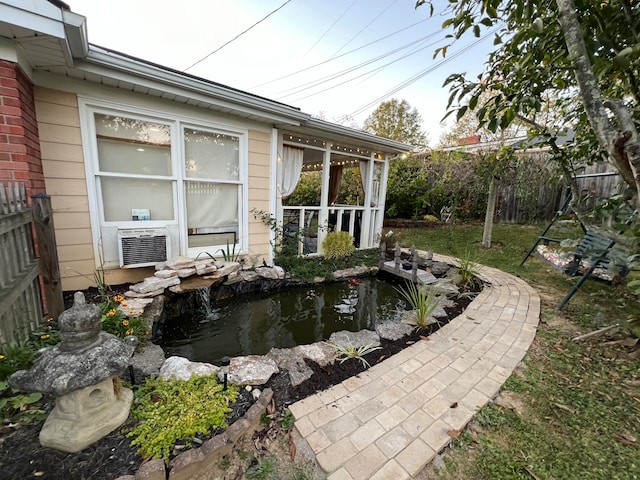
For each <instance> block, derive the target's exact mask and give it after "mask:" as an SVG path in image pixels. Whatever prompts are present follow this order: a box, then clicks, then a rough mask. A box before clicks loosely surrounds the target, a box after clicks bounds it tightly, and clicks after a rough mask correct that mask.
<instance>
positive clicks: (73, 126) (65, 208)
mask: <svg viewBox="0 0 640 480" xmlns="http://www.w3.org/2000/svg"><path fill="white" fill-rule="evenodd" d="M84 88H86V86H84ZM71 90H72V89H71ZM82 93H85V92H82ZM91 93H96V92H95V91H92V92H91ZM97 93H98V94H99V92H97ZM102 95H105V96H106V95H108V93H106V92H102ZM119 95H120V96H121V97H122V100H125V101H126V102H127V103H129V104H135V103H136V100H138V99H137V98H136V97H140V98H139V103H142V104H144V105H145V108H148V106H149V103H151V104H152V103H153V101H151V102H149V99H148V98H143V97H142V96H138V95H134V94H131V95H127V94H122V93H120V92H119ZM35 98H36V112H37V118H38V127H39V129H40V147H41V150H42V157H43V169H44V180H45V182H46V191H47V193H48V194H49V195H51V197H52V206H53V212H54V225H55V228H56V238H57V242H58V256H59V259H60V270H61V276H62V287H63V290H76V289H84V288H87V287H89V286H91V285H95V282H94V273H95V272H96V270H97V269H98V268H99V266H100V260H99V259H98V258H96V254H95V251H96V249H95V248H94V245H93V242H94V240H93V238H94V237H95V235H92V231H91V218H90V208H89V195H88V191H87V182H86V168H85V160H86V159H85V158H84V153H83V152H84V151H85V150H83V145H82V142H83V135H82V133H83V132H82V126H81V120H80V119H81V115H80V110H79V109H80V107H79V105H80V103H79V102H78V93H76V92H74V91H60V90H55V89H52V88H46V87H36V88H35ZM83 98H86V97H84V95H83ZM111 98H113V96H111ZM153 106H154V108H155V109H156V110H158V109H162V108H167V105H166V104H164V105H163V104H162V103H159V104H158V105H153ZM176 108H177V109H178V110H179V111H180V112H181V113H183V114H184V112H185V106H184V105H180V106H177V107H176ZM191 110H192V111H193V115H194V117H200V118H203V117H206V116H208V115H211V113H210V112H208V111H206V110H203V109H197V108H196V107H191ZM159 111H161V110H159ZM270 128H271V127H270V126H269V127H265V128H264V130H261V129H259V128H255V126H254V127H253V128H250V129H249V134H248V172H249V175H248V190H249V191H248V202H249V205H248V206H247V208H246V209H245V212H247V213H246V214H247V215H248V219H247V220H248V227H249V228H248V237H249V238H248V254H247V261H248V262H255V263H261V262H262V259H263V258H264V259H268V258H269V250H270V246H269V229H268V227H267V226H266V225H264V224H263V223H262V222H261V221H260V220H259V219H255V218H254V216H253V215H252V214H251V210H252V209H254V208H255V209H256V210H264V211H269V210H270V205H269V181H270V148H271V145H270V143H271V136H270V131H271V130H270ZM152 273H153V268H133V269H110V270H107V272H106V275H105V280H106V281H107V283H109V284H112V285H116V284H120V283H130V282H137V281H139V280H141V279H142V278H144V277H145V276H148V275H150V274H152Z"/></svg>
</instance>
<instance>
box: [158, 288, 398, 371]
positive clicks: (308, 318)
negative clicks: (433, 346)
mask: <svg viewBox="0 0 640 480" xmlns="http://www.w3.org/2000/svg"><path fill="white" fill-rule="evenodd" d="M198 293H200V294H202V296H201V302H200V303H201V305H202V308H200V309H198V311H195V312H191V313H189V314H182V315H181V316H178V317H175V318H171V319H167V320H165V324H164V329H163V336H162V340H161V342H160V345H161V346H162V348H163V349H164V351H165V353H166V354H167V356H169V355H179V356H181V357H186V358H188V359H189V360H191V361H195V362H208V363H213V364H219V363H220V359H221V358H222V357H224V356H229V357H235V356H240V355H250V354H253V355H264V354H265V353H267V352H268V351H269V350H270V349H271V348H273V347H276V348H290V347H294V346H296V345H306V344H311V343H314V342H318V341H321V340H327V339H328V338H329V336H330V335H331V334H332V333H333V332H337V331H340V330H350V331H354V332H355V331H358V330H363V329H369V330H373V329H374V328H375V326H376V325H377V324H378V323H381V322H383V321H385V320H397V321H399V320H400V317H401V315H402V312H403V311H404V310H405V309H406V302H405V301H404V300H403V299H402V298H401V295H400V293H399V292H398V291H397V290H396V289H395V288H394V285H393V284H392V283H390V282H387V281H384V280H381V279H379V278H376V277H372V278H363V279H357V280H352V281H349V282H337V283H325V284H317V285H311V286H304V287H294V288H289V289H286V290H282V291H280V292H275V293H267V294H258V295H243V296H239V297H234V298H229V299H226V300H223V301H219V302H215V303H214V304H209V297H208V291H206V290H203V291H200V292H198Z"/></svg>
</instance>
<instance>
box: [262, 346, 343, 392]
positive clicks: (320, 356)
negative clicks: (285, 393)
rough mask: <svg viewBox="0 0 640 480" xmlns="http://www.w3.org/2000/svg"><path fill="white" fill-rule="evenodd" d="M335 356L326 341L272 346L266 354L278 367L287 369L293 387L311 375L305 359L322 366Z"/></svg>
mask: <svg viewBox="0 0 640 480" xmlns="http://www.w3.org/2000/svg"><path fill="white" fill-rule="evenodd" d="M335 356H336V351H335V349H334V348H333V347H331V346H330V345H329V344H327V343H326V342H316V343H312V344H311V345H298V346H296V347H293V348H272V349H271V350H270V351H269V353H268V354H267V357H268V358H270V359H272V360H273V361H274V362H276V365H278V368H280V369H282V370H287V372H288V374H289V379H290V380H291V384H292V385H293V386H294V387H295V386H298V385H300V384H301V383H302V382H304V381H305V380H308V379H309V378H311V376H312V375H313V370H311V368H310V367H309V366H308V365H307V363H306V362H305V359H308V360H310V361H312V362H315V363H317V364H318V365H320V366H324V365H329V364H331V363H333V362H334V360H335Z"/></svg>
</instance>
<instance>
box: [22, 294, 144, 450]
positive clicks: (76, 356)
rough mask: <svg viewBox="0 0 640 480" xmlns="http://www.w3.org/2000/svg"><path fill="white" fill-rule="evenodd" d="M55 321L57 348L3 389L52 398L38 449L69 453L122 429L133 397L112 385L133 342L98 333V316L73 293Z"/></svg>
mask: <svg viewBox="0 0 640 480" xmlns="http://www.w3.org/2000/svg"><path fill="white" fill-rule="evenodd" d="M73 300H74V302H73V307H71V308H70V309H68V310H66V311H65V312H63V313H62V314H61V315H60V318H59V319H58V324H59V327H60V343H59V344H58V345H56V346H54V347H49V348H46V349H44V350H43V351H42V353H41V355H40V357H39V358H38V360H37V361H36V363H35V365H34V366H33V367H32V368H31V369H30V370H20V371H18V372H16V373H14V374H13V375H12V376H11V377H10V378H9V384H10V385H11V386H12V387H13V388H15V389H19V390H23V391H27V392H43V393H53V394H54V395H55V396H56V405H55V407H54V409H53V410H52V411H51V413H50V414H49V416H48V417H47V420H46V422H45V423H44V425H43V427H42V430H41V431H40V444H41V445H42V446H43V447H49V448H55V449H58V450H62V451H65V452H70V453H75V452H79V451H80V450H82V449H84V448H86V447H88V446H89V445H91V444H92V443H95V442H96V441H98V440H99V439H101V438H102V437H104V436H105V435H108V434H109V433H110V432H112V431H113V430H115V429H116V428H118V427H119V426H120V425H122V424H123V423H124V422H125V420H126V419H127V417H128V416H129V409H130V408H131V402H132V401H133V392H132V391H131V390H129V389H127V388H122V387H121V385H120V382H119V381H118V380H117V377H118V375H120V374H121V373H123V372H124V371H125V369H126V368H127V366H128V364H129V360H130V359H131V356H132V355H133V351H134V350H135V347H136V343H137V339H136V338H135V337H133V336H131V337H127V338H126V339H125V340H124V341H123V340H120V339H119V338H118V337H116V336H114V335H111V334H109V333H106V332H102V331H101V330H102V323H101V318H102V313H101V311H100V308H98V306H97V305H90V304H87V303H86V302H85V298H84V294H83V293H82V292H76V294H75V295H74V297H73Z"/></svg>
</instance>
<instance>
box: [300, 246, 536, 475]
mask: <svg viewBox="0 0 640 480" xmlns="http://www.w3.org/2000/svg"><path fill="white" fill-rule="evenodd" d="M423 253H424V252H423ZM434 258H435V259H436V260H439V261H444V262H448V263H455V259H453V258H451V257H444V256H441V255H435V256H434ZM480 277H481V278H482V280H484V282H485V283H486V284H488V285H485V288H484V290H483V291H482V292H481V293H480V294H479V295H478V296H477V297H476V298H475V300H474V301H473V302H472V303H471V304H470V305H469V306H468V307H467V309H466V310H465V312H464V313H463V314H462V315H460V316H459V317H457V318H456V319H454V320H452V321H451V322H450V323H449V324H448V325H446V326H444V327H443V328H442V329H440V330H439V331H438V332H436V333H435V334H433V335H431V337H430V340H429V341H422V342H418V343H415V344H414V345H411V346H410V347H408V348H405V349H404V350H403V351H401V352H399V353H397V354H396V355H394V356H393V357H391V358H389V359H387V360H385V361H383V362H382V363H380V364H377V365H375V366H373V367H372V368H370V369H369V370H367V371H366V372H364V373H362V374H360V375H358V376H356V377H352V378H349V379H348V380H345V381H344V382H342V383H341V384H339V385H335V386H334V387H331V388H330V389H328V390H325V391H323V392H320V393H317V394H315V395H312V396H310V397H307V398H305V399H304V400H301V401H299V402H296V403H295V404H293V405H291V407H290V409H291V412H292V413H293V415H294V417H295V418H296V422H295V428H296V430H297V432H298V433H299V434H300V436H301V437H303V438H304V439H305V440H306V441H307V443H308V444H309V446H310V447H311V449H312V450H313V452H314V453H315V456H316V460H317V462H318V464H319V465H320V466H321V467H322V468H323V469H324V470H325V471H326V472H327V473H329V480H364V479H372V480H375V479H393V480H401V479H408V478H411V477H412V476H414V475H416V474H417V473H418V472H419V471H420V470H422V469H423V468H424V466H425V465H426V464H428V463H429V462H430V461H431V460H432V459H433V457H434V456H435V454H436V453H437V452H438V451H440V450H441V449H442V448H443V447H444V446H445V445H447V444H448V443H449V441H450V440H451V437H450V435H449V433H448V432H449V430H460V429H462V428H463V427H464V426H465V425H466V424H467V423H468V422H469V421H470V420H471V417H472V416H473V414H474V412H475V411H476V410H477V409H478V408H479V407H482V406H484V405H485V404H487V402H489V400H490V399H492V398H493V397H494V396H495V395H496V394H497V393H498V390H499V389H500V387H501V386H502V384H503V383H504V381H505V380H506V379H507V378H508V377H509V375H511V373H512V372H513V370H514V368H515V367H516V365H517V364H518V363H519V362H520V361H521V360H522V358H523V357H524V355H525V353H526V352H527V349H528V348H529V346H530V345H531V342H532V341H533V338H534V337H535V334H536V327H537V325H538V319H539V317H540V298H539V296H538V294H537V293H536V291H535V290H534V289H533V288H531V287H530V286H529V285H527V284H526V283H525V282H524V281H522V280H520V279H519V278H517V277H514V276H513V275H509V274H507V273H504V272H502V271H500V270H496V269H494V268H489V267H481V269H480Z"/></svg>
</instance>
